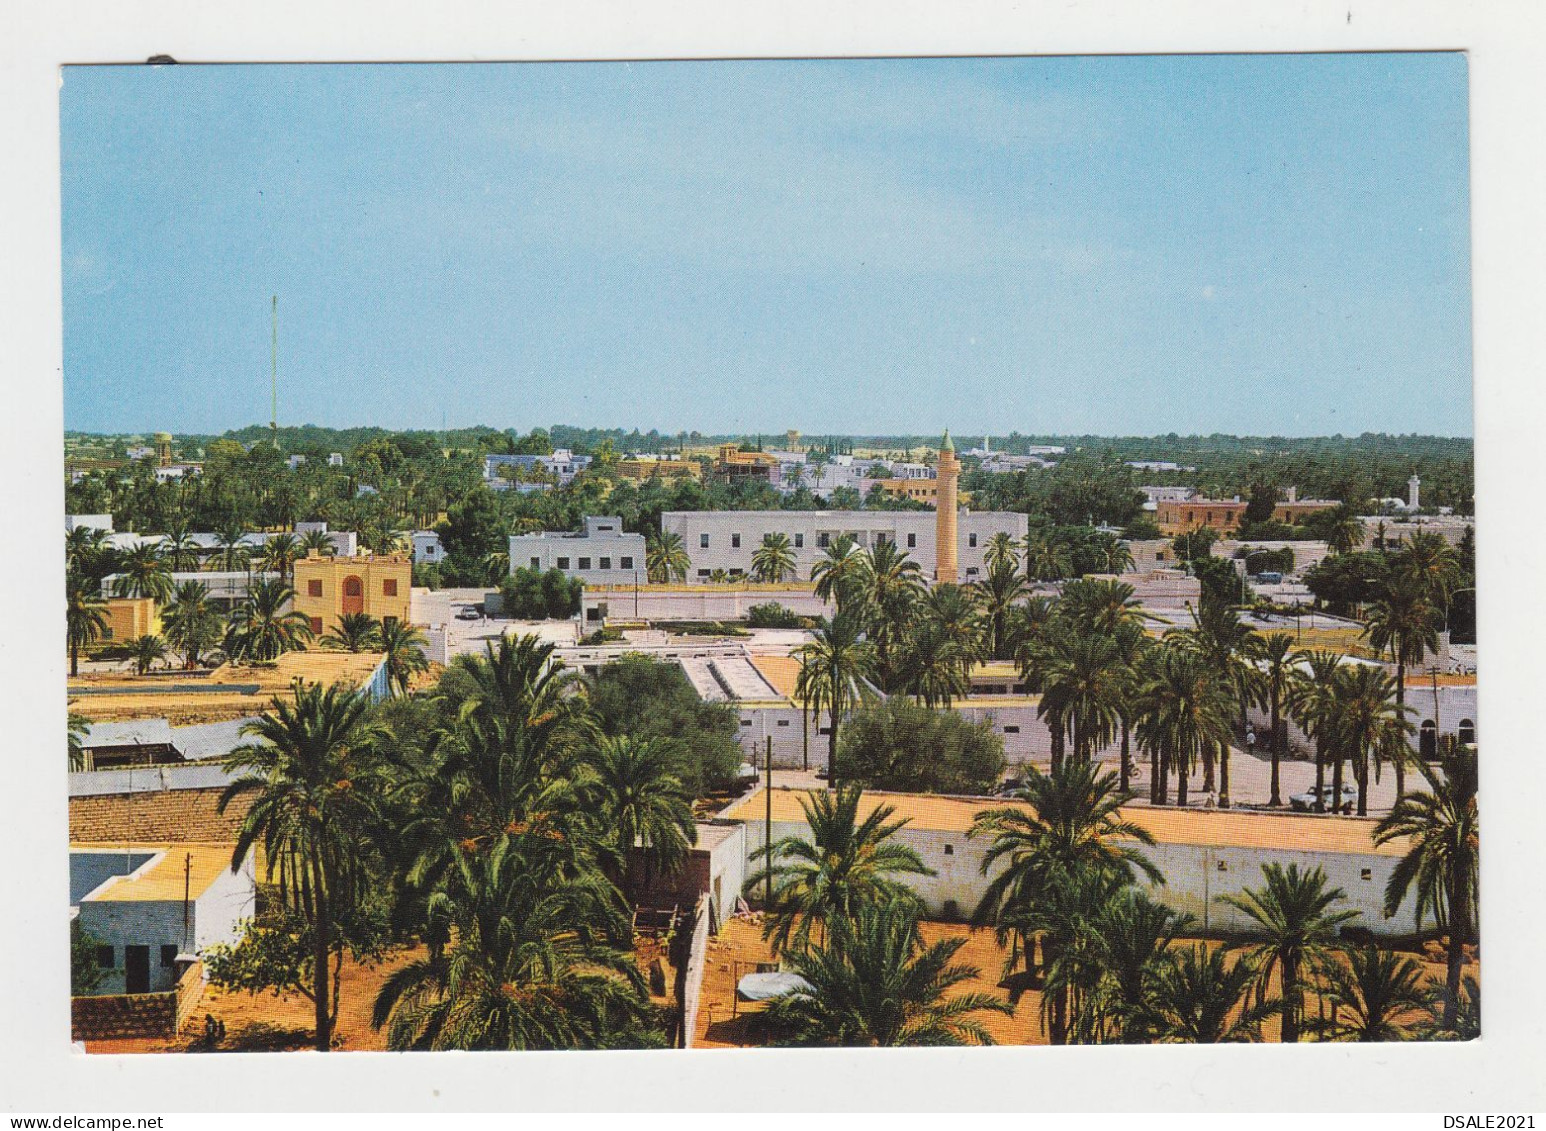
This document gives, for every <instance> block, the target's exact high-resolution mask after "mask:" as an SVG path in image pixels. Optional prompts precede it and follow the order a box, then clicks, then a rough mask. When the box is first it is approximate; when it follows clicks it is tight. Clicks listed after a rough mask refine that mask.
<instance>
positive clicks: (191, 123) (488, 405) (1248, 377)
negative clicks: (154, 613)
mask: <svg viewBox="0 0 1546 1131" xmlns="http://www.w3.org/2000/svg"><path fill="white" fill-rule="evenodd" d="M1466 98H1467V90H1466V66H1465V61H1464V58H1463V57H1462V56H1459V55H1401V54H1390V55H1342V56H1335V55H1327V56H1257V57H1252V56H1235V57H1214V58H1207V57H1138V58H1126V59H1123V58H1072V59H1003V60H981V59H978V60H971V59H967V60H907V61H862V62H861V61H810V62H725V63H717V62H711V63H632V64H622V63H615V64H614V63H608V64H595V63H581V64H561V65H560V64H515V65H504V64H486V65H466V66H460V65H459V66H446V65H408V66H222V67H191V66H178V67H154V68H152V67H143V66H138V67H70V68H66V70H65V72H64V79H63V87H62V91H61V125H62V149H63V215H64V230H63V255H64V385H65V423H66V427H67V428H71V429H82V430H89V431H138V430H148V429H168V430H172V431H179V432H185V431H223V430H225V429H227V428H235V427H241V426H243V425H246V424H252V423H258V422H266V421H267V419H268V413H269V380H268V377H269V296H270V295H271V294H275V293H277V294H278V295H279V305H280V359H279V365H280V408H279V414H280V420H281V422H282V423H288V424H299V423H313V424H320V425H332V426H349V425H359V424H379V425H383V426H387V427H421V428H436V427H439V426H440V425H441V423H442V421H444V422H445V423H447V424H449V425H450V426H453V427H455V426H458V425H467V424H474V423H485V424H490V425H493V426H496V427H501V428H503V427H516V428H521V429H527V428H530V427H532V426H534V425H547V424H551V423H559V422H561V423H571V424H580V425H593V426H623V427H632V426H638V427H640V428H643V429H649V428H651V427H656V428H660V429H661V430H663V431H671V432H674V431H677V430H680V429H699V430H702V431H704V432H737V431H755V430H779V429H783V428H786V427H792V428H799V429H801V430H802V431H805V432H808V433H821V434H825V433H830V432H848V433H887V432H918V433H927V432H932V431H935V430H937V429H939V428H942V427H945V426H949V427H951V428H953V429H955V430H957V431H958V432H961V433H964V434H972V433H981V432H985V431H989V430H991V431H993V432H994V433H996V434H1002V433H1007V432H1009V431H1011V430H1019V431H1021V432H1025V433H1071V432H1091V433H1102V434H1132V433H1140V434H1157V433H1165V432H1172V431H1174V432H1181V433H1188V432H1204V433H1206V432H1214V431H1219V432H1235V433H1252V434H1277V433H1281V434H1288V435H1309V434H1323V433H1333V432H1342V433H1345V434H1352V433H1357V432H1361V431H1365V430H1374V431H1391V432H1431V433H1440V434H1446V435H1469V434H1470V433H1471V344H1470V336H1471V313H1470V309H1471V308H1470V266H1469V264H1470V244H1469V187H1468V173H1467V164H1468V152H1467V150H1468V137H1467V123H1466Z"/></svg>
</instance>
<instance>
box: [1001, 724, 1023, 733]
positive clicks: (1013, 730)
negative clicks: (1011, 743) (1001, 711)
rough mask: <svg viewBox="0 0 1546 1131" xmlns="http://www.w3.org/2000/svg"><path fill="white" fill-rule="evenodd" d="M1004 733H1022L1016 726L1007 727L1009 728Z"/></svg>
mask: <svg viewBox="0 0 1546 1131" xmlns="http://www.w3.org/2000/svg"><path fill="white" fill-rule="evenodd" d="M1004 733H1005V734H1019V733H1020V728H1019V727H1016V726H1007V727H1005V728H1004Z"/></svg>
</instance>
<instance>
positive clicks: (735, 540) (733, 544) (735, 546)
mask: <svg viewBox="0 0 1546 1131" xmlns="http://www.w3.org/2000/svg"><path fill="white" fill-rule="evenodd" d="M730 548H731V549H732V550H739V549H740V548H741V536H740V535H739V534H732V535H730Z"/></svg>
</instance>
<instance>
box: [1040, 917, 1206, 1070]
mask: <svg viewBox="0 0 1546 1131" xmlns="http://www.w3.org/2000/svg"><path fill="white" fill-rule="evenodd" d="M1081 921H1082V922H1085V923H1087V924H1088V928H1087V933H1088V935H1089V937H1090V941H1091V943H1092V945H1091V946H1089V947H1088V952H1089V957H1090V961H1089V966H1090V968H1091V969H1092V970H1093V971H1094V974H1095V977H1094V979H1093V986H1092V987H1091V989H1090V990H1089V991H1088V992H1087V993H1086V994H1085V995H1084V998H1085V1000H1084V1008H1083V1010H1081V1011H1079V1012H1077V1013H1076V1014H1075V1015H1074V1017H1073V1018H1071V1019H1070V1020H1071V1021H1072V1029H1073V1031H1074V1032H1075V1033H1077V1034H1079V1035H1080V1037H1082V1038H1083V1041H1084V1042H1085V1043H1092V1042H1102V1043H1104V1042H1121V1043H1125V1044H1136V1043H1141V1042H1147V1041H1149V1040H1150V1039H1151V1038H1152V1033H1153V1029H1154V1026H1155V1017H1154V1005H1153V1001H1154V996H1155V982H1156V980H1157V978H1158V976H1159V973H1160V971H1161V970H1163V969H1164V968H1165V966H1166V965H1167V964H1168V962H1169V960H1170V948H1171V946H1172V945H1173V944H1174V943H1175V940H1176V937H1177V935H1179V934H1180V933H1181V932H1182V931H1183V930H1185V929H1186V928H1187V927H1188V926H1190V924H1191V922H1192V918H1191V916H1190V915H1187V914H1185V913H1183V912H1177V911H1172V910H1171V909H1170V908H1168V907H1166V906H1165V905H1164V904H1162V903H1156V902H1155V901H1154V900H1152V899H1150V898H1149V897H1148V896H1146V895H1144V894H1143V893H1142V892H1141V891H1138V890H1136V889H1134V888H1132V887H1123V888H1121V889H1120V890H1118V891H1117V892H1116V894H1115V895H1114V896H1113V897H1111V898H1110V899H1107V900H1106V901H1105V902H1104V903H1101V904H1099V905H1097V907H1096V908H1095V909H1094V913H1093V914H1092V915H1089V916H1088V917H1087V918H1082V920H1081Z"/></svg>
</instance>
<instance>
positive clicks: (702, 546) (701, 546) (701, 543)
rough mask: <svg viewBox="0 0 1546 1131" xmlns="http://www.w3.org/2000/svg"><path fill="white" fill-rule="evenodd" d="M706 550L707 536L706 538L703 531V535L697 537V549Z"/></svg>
mask: <svg viewBox="0 0 1546 1131" xmlns="http://www.w3.org/2000/svg"><path fill="white" fill-rule="evenodd" d="M708 548H709V536H708V532H707V531H705V532H704V533H702V534H700V535H698V549H700V550H707V549H708Z"/></svg>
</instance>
